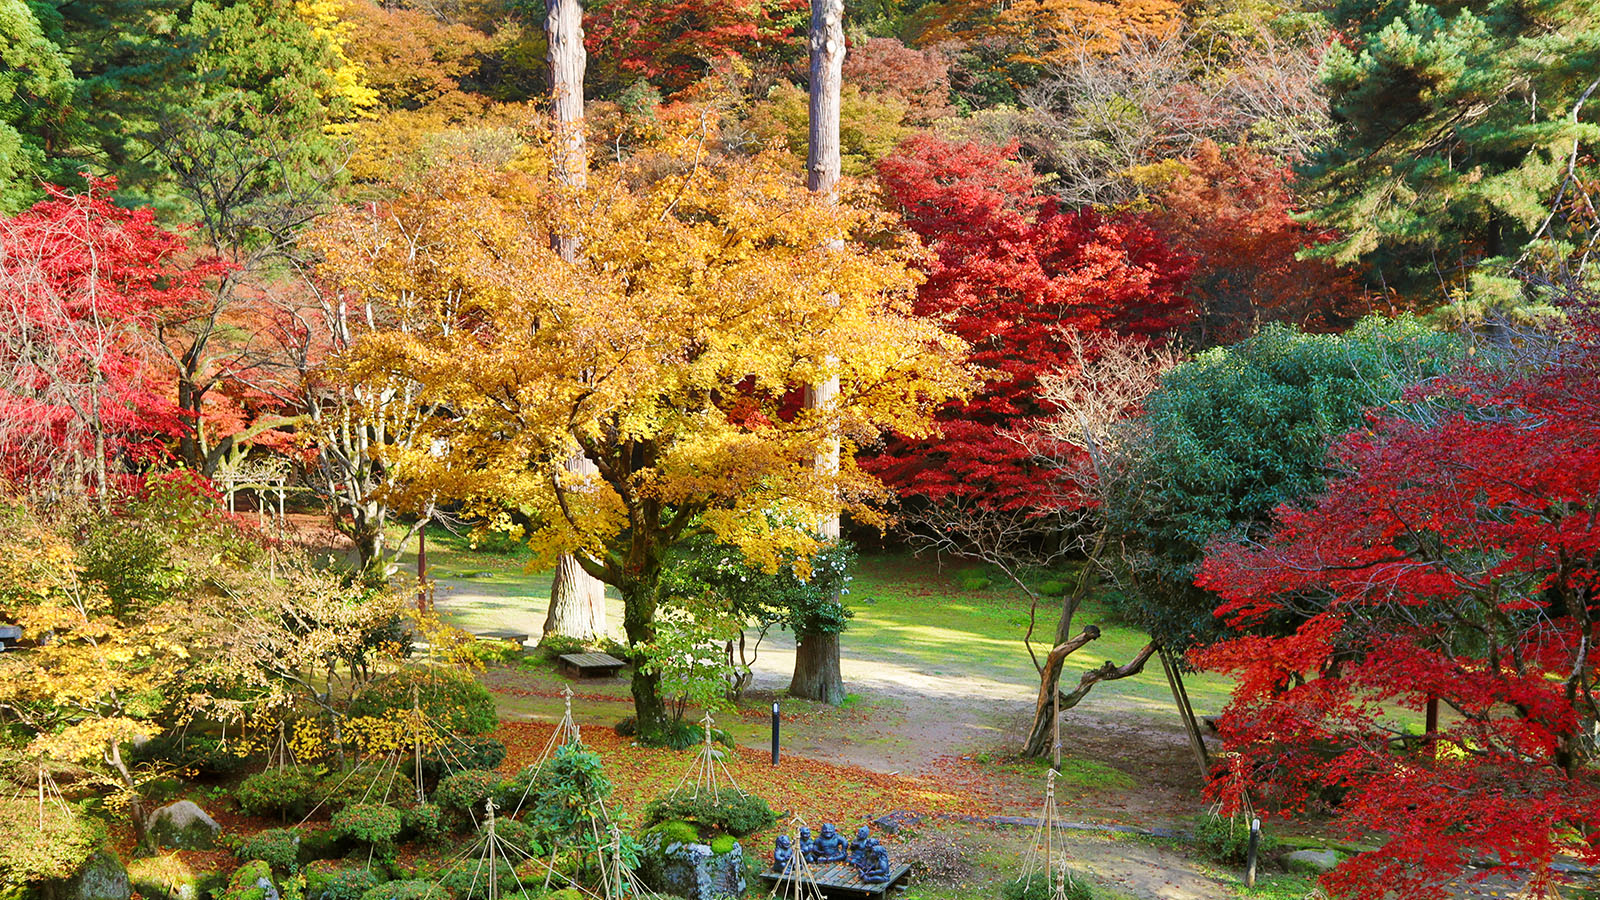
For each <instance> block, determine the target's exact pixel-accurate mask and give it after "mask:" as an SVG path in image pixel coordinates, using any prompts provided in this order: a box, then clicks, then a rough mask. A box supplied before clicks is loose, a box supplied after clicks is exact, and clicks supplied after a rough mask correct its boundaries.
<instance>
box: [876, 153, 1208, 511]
mask: <svg viewBox="0 0 1600 900" xmlns="http://www.w3.org/2000/svg"><path fill="white" fill-rule="evenodd" d="M878 174H879V177H880V179H881V180H882V182H883V186H884V190H885V193H886V194H887V195H888V199H889V200H890V202H891V203H892V204H893V205H894V206H895V207H896V208H897V209H899V210H900V211H901V213H902V215H904V217H905V221H906V224H907V225H908V226H909V227H910V228H911V229H912V230H913V231H915V232H916V233H917V234H918V235H919V236H921V237H922V239H923V240H924V242H925V243H926V244H927V245H928V249H929V256H928V262H927V270H928V271H927V280H926V281H925V282H924V284H923V285H922V287H921V289H920V291H919V293H918V298H917V307H918V312H919V313H921V314H922V315H927V316H936V317H942V318H944V319H946V321H947V322H948V325H947V327H948V328H949V329H950V330H951V331H953V332H954V333H956V334H959V335H960V336H961V337H963V338H965V339H966V340H967V341H968V342H970V343H971V345H972V360H973V362H975V363H977V364H978V365H980V366H983V367H985V368H986V369H988V370H990V371H991V372H992V373H993V374H992V375H991V376H990V378H989V380H988V381H987V382H986V383H985V384H984V385H983V387H982V388H980V389H979V391H978V393H977V394H976V395H974V396H973V398H972V399H971V400H970V401H968V402H967V403H965V404H952V405H951V406H949V407H947V408H946V409H945V410H943V411H942V412H941V413H940V414H939V416H938V419H939V424H940V427H941V428H942V430H943V432H944V433H943V436H942V437H941V438H938V439H936V440H933V441H926V442H910V441H904V440H895V441H892V442H891V443H890V444H889V446H888V447H887V448H886V449H885V451H884V452H883V453H882V454H881V455H879V456H878V457H877V458H876V459H874V460H871V461H870V462H869V463H868V465H869V466H870V467H871V469H872V470H873V471H874V472H875V473H876V474H877V475H879V476H880V477H882V478H883V479H884V480H885V481H887V482H888V483H890V484H891V485H893V486H894V487H895V488H897V489H898V490H899V491H900V492H901V494H902V495H920V496H923V497H926V498H928V499H930V500H934V501H943V500H971V501H974V502H977V503H979V504H981V505H984V506H988V507H991V508H1003V509H1017V508H1027V507H1029V506H1032V505H1035V504H1036V503H1037V499H1038V494H1039V486H1038V482H1039V480H1040V478H1041V475H1040V473H1039V472H1037V471H1036V470H1035V467H1034V466H1033V464H1032V462H1031V459H1030V456H1031V455H1030V453H1029V451H1027V450H1026V449H1025V448H1024V447H1023V446H1022V445H1021V444H1020V443H1018V442H1017V441H1015V440H1013V439H1012V438H1011V437H1010V436H1009V434H1010V433H1011V432H1013V431H1015V430H1019V429H1023V428H1025V427H1026V426H1027V424H1028V423H1029V421H1030V420H1033V419H1035V418H1038V417H1040V416H1042V415H1044V414H1046V413H1047V412H1048V411H1047V410H1044V409H1041V407H1040V405H1039V401H1038V394H1039V378H1040V376H1041V375H1043V374H1046V373H1049V372H1052V371H1056V370H1060V369H1063V368H1065V367H1068V366H1070V365H1072V364H1074V362H1075V357H1074V356H1073V355H1072V352H1071V348H1070V344H1069V340H1068V339H1069V337H1070V336H1071V334H1072V333H1073V332H1104V331H1114V332H1117V333H1122V334H1131V335H1139V336H1148V337H1152V338H1157V337H1159V336H1160V335H1162V334H1163V333H1164V332H1166V331H1168V330H1170V329H1172V328H1173V327H1175V326H1177V325H1179V324H1181V323H1183V322H1185V321H1187V320H1188V318H1189V316H1190V307H1189V304H1188V301H1187V300H1186V299H1185V298H1184V297H1183V294H1182V289H1183V285H1184V281H1185V278H1186V277H1187V275H1188V272H1189V268H1190V263H1189V260H1188V258H1187V257H1186V256H1185V255H1183V254H1182V253H1181V252H1179V251H1176V250H1174V249H1172V248H1171V247H1170V246H1169V245H1168V244H1167V243H1166V242H1165V241H1163V240H1162V239H1161V237H1160V236H1159V235H1158V234H1157V233H1156V231H1155V230H1154V229H1153V228H1152V227H1151V226H1150V224H1149V223H1148V222H1147V221H1146V220H1145V219H1144V218H1142V217H1139V216H1134V215H1115V216H1113V215H1104V214H1101V213H1099V212H1096V211H1094V210H1091V209H1085V210H1079V211H1069V210H1064V209H1061V208H1060V207H1059V206H1058V205H1057V204H1056V203H1055V202H1054V201H1053V200H1051V199H1050V198H1049V197H1048V196H1046V195H1045V194H1044V193H1043V192H1042V191H1041V190H1040V185H1039V179H1038V177H1037V176H1036V175H1035V174H1034V173H1033V171H1032V170H1031V169H1030V168H1029V167H1028V166H1027V164H1025V163H1023V162H1020V161H1018V159H1017V157H1016V148H1015V147H1014V146H1012V147H994V146H987V145H982V144H976V143H967V144H953V143H949V142H946V141H942V140H939V139H937V138H934V137H930V136H920V137H916V138H913V139H911V140H910V141H907V142H906V144H905V145H904V146H903V147H901V148H900V150H899V151H897V152H896V153H895V154H894V155H893V156H890V157H888V158H887V159H885V160H883V161H882V162H881V163H880V164H879V167H878Z"/></svg>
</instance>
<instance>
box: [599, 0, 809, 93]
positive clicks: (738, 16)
mask: <svg viewBox="0 0 1600 900" xmlns="http://www.w3.org/2000/svg"><path fill="white" fill-rule="evenodd" d="M808 8H809V6H808V4H807V3H806V0H599V2H595V3H592V4H590V5H589V7H588V8H587V9H586V10H585V11H584V21H583V27H584V40H583V43H584V47H585V48H586V49H587V50H588V51H589V55H590V56H591V57H592V58H593V61H594V64H595V65H596V67H597V68H598V69H599V71H598V72H596V73H595V74H596V75H597V76H598V80H599V81H615V82H618V83H621V84H627V83H629V82H632V81H636V80H639V79H645V80H648V81H649V82H650V83H652V84H654V85H655V86H656V87H657V88H659V89H661V90H662V91H663V92H665V93H669V94H670V93H672V92H674V91H678V90H681V89H683V88H685V87H688V86H689V85H691V84H693V83H694V82H696V81H698V80H699V79H700V78H701V77H702V76H704V75H705V74H706V73H707V72H708V71H710V69H711V66H712V65H713V64H714V63H716V62H718V61H721V60H724V59H728V58H730V57H736V56H742V57H750V56H752V55H754V54H756V53H757V51H762V52H765V53H767V54H769V55H770V54H771V53H772V51H773V50H774V48H777V47H781V46H783V45H789V46H791V47H793V48H799V47H801V46H802V43H803V42H801V40H800V37H801V35H803V34H804V29H805V25H806V12H805V11H806V10H807V9H808Z"/></svg>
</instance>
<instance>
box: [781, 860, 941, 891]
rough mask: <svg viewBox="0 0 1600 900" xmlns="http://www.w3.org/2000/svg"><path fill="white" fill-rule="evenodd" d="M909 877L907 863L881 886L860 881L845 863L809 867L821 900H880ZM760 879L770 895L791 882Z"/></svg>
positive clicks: (785, 875)
mask: <svg viewBox="0 0 1600 900" xmlns="http://www.w3.org/2000/svg"><path fill="white" fill-rule="evenodd" d="M909 874H911V866H910V865H909V864H907V863H900V864H899V865H895V866H891V867H890V868H889V880H888V881H885V882H884V883H882V884H870V883H868V882H865V881H862V880H861V873H860V872H858V871H856V867H855V866H852V865H850V864H849V863H816V864H814V865H812V866H811V877H812V879H813V880H815V881H816V883H817V892H818V893H820V894H822V896H823V897H825V898H832V897H851V898H856V897H883V896H885V895H887V894H888V893H889V889H890V888H892V887H896V886H897V885H899V884H900V882H902V881H904V880H905V878H906V876H907V875H909ZM761 879H762V880H763V881H765V882H767V883H768V884H771V885H772V887H773V890H774V892H776V891H777V889H778V888H779V887H781V886H783V885H784V884H787V883H788V882H790V881H793V880H794V873H793V872H782V873H779V872H762V873H761Z"/></svg>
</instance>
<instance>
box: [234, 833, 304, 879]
mask: <svg viewBox="0 0 1600 900" xmlns="http://www.w3.org/2000/svg"><path fill="white" fill-rule="evenodd" d="M233 855H234V856H237V857H238V858H239V859H240V861H242V862H249V861H251V860H260V861H262V862H264V863H266V864H267V865H269V866H271V867H272V870H273V871H274V872H286V873H289V874H293V873H295V872H298V871H299V870H300V832H298V831H296V830H295V829H293V828H269V829H267V830H266V831H259V832H256V833H255V834H252V835H248V836H246V837H244V838H241V839H240V841H239V846H238V849H236V850H234V852H233Z"/></svg>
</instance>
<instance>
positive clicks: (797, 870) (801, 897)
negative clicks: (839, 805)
mask: <svg viewBox="0 0 1600 900" xmlns="http://www.w3.org/2000/svg"><path fill="white" fill-rule="evenodd" d="M794 826H795V828H794V832H793V833H791V834H790V835H789V841H790V844H789V846H791V847H793V848H794V855H793V856H791V857H789V864H788V865H787V866H785V867H784V869H783V872H782V873H781V874H783V875H786V876H788V877H787V878H785V879H784V880H782V881H779V882H778V883H777V884H776V885H774V886H773V888H772V896H774V897H779V898H782V900H822V891H821V890H820V889H818V887H817V875H816V873H815V872H813V871H811V863H810V862H809V861H808V860H807V859H806V855H805V853H803V852H801V848H800V832H801V830H810V828H811V826H810V825H808V824H806V820H805V819H804V818H802V817H801V816H800V815H799V814H798V813H797V814H796V815H795V817H794Z"/></svg>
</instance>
